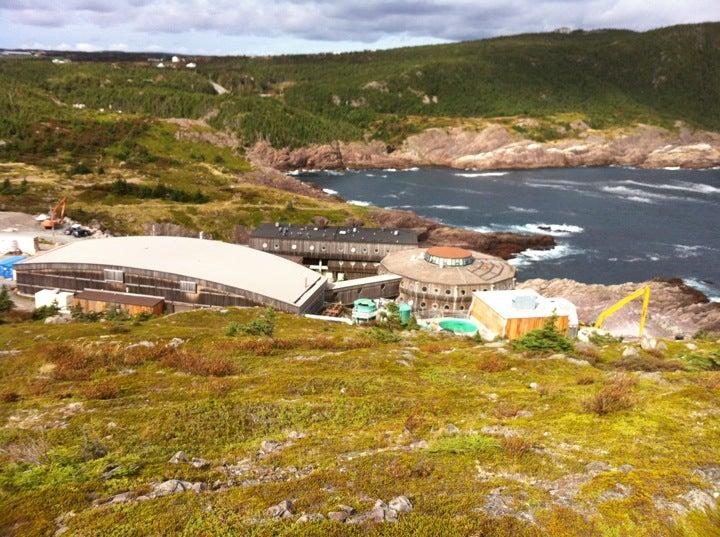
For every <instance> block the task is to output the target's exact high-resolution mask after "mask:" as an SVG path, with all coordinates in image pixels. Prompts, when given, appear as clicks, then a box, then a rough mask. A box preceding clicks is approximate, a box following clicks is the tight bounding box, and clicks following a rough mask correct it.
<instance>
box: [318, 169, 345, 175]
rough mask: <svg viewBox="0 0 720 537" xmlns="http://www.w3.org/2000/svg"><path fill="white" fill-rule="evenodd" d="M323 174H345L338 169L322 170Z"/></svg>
mask: <svg viewBox="0 0 720 537" xmlns="http://www.w3.org/2000/svg"><path fill="white" fill-rule="evenodd" d="M323 173H325V175H345V172H344V171H340V170H324V172H323Z"/></svg>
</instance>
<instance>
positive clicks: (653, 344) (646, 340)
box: [640, 336, 658, 351]
mask: <svg viewBox="0 0 720 537" xmlns="http://www.w3.org/2000/svg"><path fill="white" fill-rule="evenodd" d="M657 346H658V341H657V339H655V338H654V337H647V336H643V338H642V339H640V348H641V349H642V350H644V351H654V350H655V349H657Z"/></svg>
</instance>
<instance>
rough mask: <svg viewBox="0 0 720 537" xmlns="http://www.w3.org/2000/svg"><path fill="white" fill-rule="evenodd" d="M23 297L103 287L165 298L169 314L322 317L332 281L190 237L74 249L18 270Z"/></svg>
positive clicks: (103, 242) (90, 243)
mask: <svg viewBox="0 0 720 537" xmlns="http://www.w3.org/2000/svg"><path fill="white" fill-rule="evenodd" d="M15 272H16V274H17V287H18V291H19V292H20V293H25V294H34V293H35V292H36V291H38V290H40V289H48V288H57V289H61V290H64V291H83V290H85V289H96V290H100V291H111V292H116V293H131V294H136V295H149V296H156V297H162V298H163V299H164V300H165V302H166V304H167V308H166V309H167V310H168V311H175V310H177V309H187V308H188V307H198V306H223V307H226V306H272V307H273V308H275V309H277V310H280V311H286V312H289V313H315V312H319V311H322V307H323V302H324V293H325V287H326V285H327V280H326V279H325V278H324V277H323V276H321V275H320V274H318V273H316V272H313V271H312V270H309V269H307V268H305V267H303V266H302V265H298V264H297V263H293V262H292V261H288V260H287V259H283V258H282V257H278V256H275V255H270V254H266V253H263V252H260V251H257V250H253V249H252V248H248V247H246V246H240V245H237V244H229V243H223V242H220V241H212V240H203V239H192V238H186V237H160V236H135V237H113V238H109V239H93V240H85V241H77V242H72V243H69V244H66V245H64V246H61V247H59V248H56V249H54V250H49V251H47V252H43V253H42V254H40V255H37V256H35V257H32V258H29V259H26V260H24V261H22V262H21V263H18V264H17V265H15Z"/></svg>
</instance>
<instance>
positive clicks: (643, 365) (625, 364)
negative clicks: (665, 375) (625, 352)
mask: <svg viewBox="0 0 720 537" xmlns="http://www.w3.org/2000/svg"><path fill="white" fill-rule="evenodd" d="M615 368H616V369H623V370H625V371H648V372H650V371H680V370H682V369H684V366H683V364H681V363H680V362H677V361H675V360H668V359H666V358H664V357H662V355H661V356H659V357H658V356H656V355H654V354H652V353H648V354H643V355H639V356H624V357H622V358H620V360H618V361H617V362H615Z"/></svg>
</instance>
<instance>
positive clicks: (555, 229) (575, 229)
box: [510, 223, 585, 237]
mask: <svg viewBox="0 0 720 537" xmlns="http://www.w3.org/2000/svg"><path fill="white" fill-rule="evenodd" d="M510 230H511V231H519V232H524V233H535V234H541V235H552V236H553V237H568V236H569V235H572V234H575V233H582V232H583V231H585V229H584V228H582V227H580V226H574V225H571V224H542V223H540V224H523V225H521V226H510Z"/></svg>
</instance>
